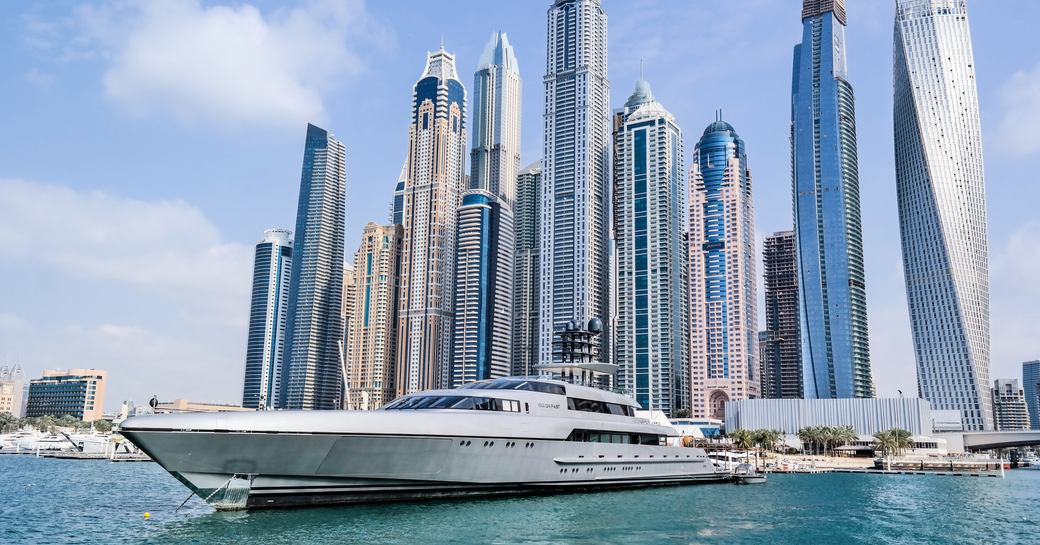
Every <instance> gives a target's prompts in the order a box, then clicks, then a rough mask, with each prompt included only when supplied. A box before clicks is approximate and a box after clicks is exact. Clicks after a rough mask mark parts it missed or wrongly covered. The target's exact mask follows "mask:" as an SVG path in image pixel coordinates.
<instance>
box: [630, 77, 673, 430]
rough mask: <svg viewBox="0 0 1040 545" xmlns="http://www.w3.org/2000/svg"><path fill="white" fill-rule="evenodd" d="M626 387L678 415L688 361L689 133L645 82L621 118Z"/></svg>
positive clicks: (644, 403)
mask: <svg viewBox="0 0 1040 545" xmlns="http://www.w3.org/2000/svg"><path fill="white" fill-rule="evenodd" d="M613 186H614V199H613V201H614V214H613V217H614V223H615V225H616V228H615V229H616V232H615V237H616V245H617V246H616V255H617V261H616V265H617V286H616V289H617V292H616V293H615V297H616V300H617V317H616V324H617V326H616V327H617V330H616V331H617V340H616V342H617V346H616V354H617V361H616V362H615V363H616V364H617V365H618V385H619V386H620V387H621V388H623V389H624V390H626V391H627V393H629V395H632V396H634V397H635V399H636V401H638V402H639V404H640V405H642V406H643V408H644V409H653V410H660V411H664V412H665V413H666V414H672V413H673V412H674V411H676V410H677V409H679V408H682V407H685V406H686V400H681V399H678V396H677V395H676V394H677V392H681V391H682V386H681V383H682V379H683V377H685V372H684V370H683V364H684V362H686V361H687V359H686V357H685V354H686V349H687V347H686V346H685V341H686V339H687V332H686V324H687V321H686V316H685V310H686V307H685V304H684V303H685V293H684V292H685V287H686V284H685V282H684V280H685V278H686V275H685V272H684V271H683V266H684V261H683V259H682V258H683V253H684V252H683V248H682V245H683V232H684V231H685V228H684V221H683V220H684V212H685V210H684V205H685V203H686V179H685V176H684V175H683V141H682V131H681V130H680V129H679V126H678V125H676V123H675V118H674V117H673V116H672V114H671V113H669V112H668V110H666V109H665V108H664V106H662V105H661V104H660V103H659V102H657V101H656V100H654V97H653V95H652V94H651V92H650V85H649V84H648V83H647V82H646V81H644V80H639V82H637V83H636V89H635V92H633V93H632V96H631V97H629V99H628V101H627V102H625V105H624V107H622V108H621V109H619V110H618V111H617V112H616V113H615V114H614V183H613Z"/></svg>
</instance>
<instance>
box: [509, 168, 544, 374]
mask: <svg viewBox="0 0 1040 545" xmlns="http://www.w3.org/2000/svg"><path fill="white" fill-rule="evenodd" d="M541 183H542V163H541V161H536V162H534V163H531V164H530V165H527V166H526V167H524V169H523V170H521V171H520V173H519V174H518V175H517V178H516V208H515V211H514V214H513V218H514V225H515V230H516V249H515V251H516V258H515V259H514V262H515V267H514V269H513V370H512V374H513V375H515V376H528V375H532V374H537V372H536V370H535V367H534V366H535V365H537V364H538V304H539V299H538V287H539V277H540V274H541V269H540V267H539V265H538V254H539V242H540V241H541V238H540V235H541V233H540V231H539V230H538V222H539V220H540V219H541V215H540V214H539V210H540V208H541V202H542V201H541V199H542V196H541Z"/></svg>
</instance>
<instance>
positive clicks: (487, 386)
mask: <svg viewBox="0 0 1040 545" xmlns="http://www.w3.org/2000/svg"><path fill="white" fill-rule="evenodd" d="M462 388H464V389H467V390H526V391H529V392H541V393H543V394H556V395H567V389H566V388H564V387H563V385H561V384H553V383H551V382H542V381H539V380H517V379H502V378H499V379H493V380H484V381H481V382H472V383H470V384H467V385H465V386H463V387H462Z"/></svg>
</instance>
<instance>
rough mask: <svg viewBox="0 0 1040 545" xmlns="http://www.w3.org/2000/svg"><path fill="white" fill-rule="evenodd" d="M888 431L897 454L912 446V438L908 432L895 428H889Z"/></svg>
mask: <svg viewBox="0 0 1040 545" xmlns="http://www.w3.org/2000/svg"><path fill="white" fill-rule="evenodd" d="M889 433H890V434H892V439H893V441H892V443H893V445H892V446H893V448H894V449H895V450H896V453H897V454H900V455H901V454H903V451H904V450H906V449H912V448H914V439H913V437H912V436H911V435H910V432H908V431H906V430H903V429H899V428H896V429H892V430H889Z"/></svg>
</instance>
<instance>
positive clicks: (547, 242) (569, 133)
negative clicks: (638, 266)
mask: <svg viewBox="0 0 1040 545" xmlns="http://www.w3.org/2000/svg"><path fill="white" fill-rule="evenodd" d="M547 53H548V54H547V55H546V61H547V65H546V74H545V80H544V81H545V117H544V123H545V124H544V131H545V134H544V156H543V157H544V159H543V161H542V188H541V189H542V205H541V227H542V243H541V254H540V255H539V259H540V265H541V285H540V286H539V294H538V296H539V299H540V304H539V307H540V312H541V315H540V317H539V333H538V347H539V348H538V356H539V360H540V361H541V362H550V361H553V358H554V356H553V346H552V342H553V336H554V333H555V332H556V331H562V330H563V328H564V327H565V326H566V324H567V323H569V322H571V321H572V320H576V321H577V323H579V324H585V323H587V322H588V321H589V319H590V318H594V317H595V318H598V319H600V320H601V321H602V322H603V324H605V325H607V326H608V327H609V324H610V316H609V313H610V256H609V252H608V250H609V248H608V242H609V231H608V229H609V225H608V207H609V206H610V200H609V199H610V195H609V191H610V188H609V186H608V184H609V180H608V177H609V168H610V165H609V157H608V155H609V148H608V146H609V144H608V142H609V141H610V82H609V81H608V80H607V14H606V13H605V12H604V11H603V8H602V6H601V5H600V0H555V1H554V2H553V3H552V6H550V8H549V11H548V35H547ZM612 334H613V333H612V332H611V331H605V332H604V334H602V335H600V336H599V339H600V341H601V343H602V347H601V350H600V353H601V354H604V355H608V354H610V353H611V350H610V338H611V336H612ZM556 359H557V360H558V359H559V358H558V357H556Z"/></svg>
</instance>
